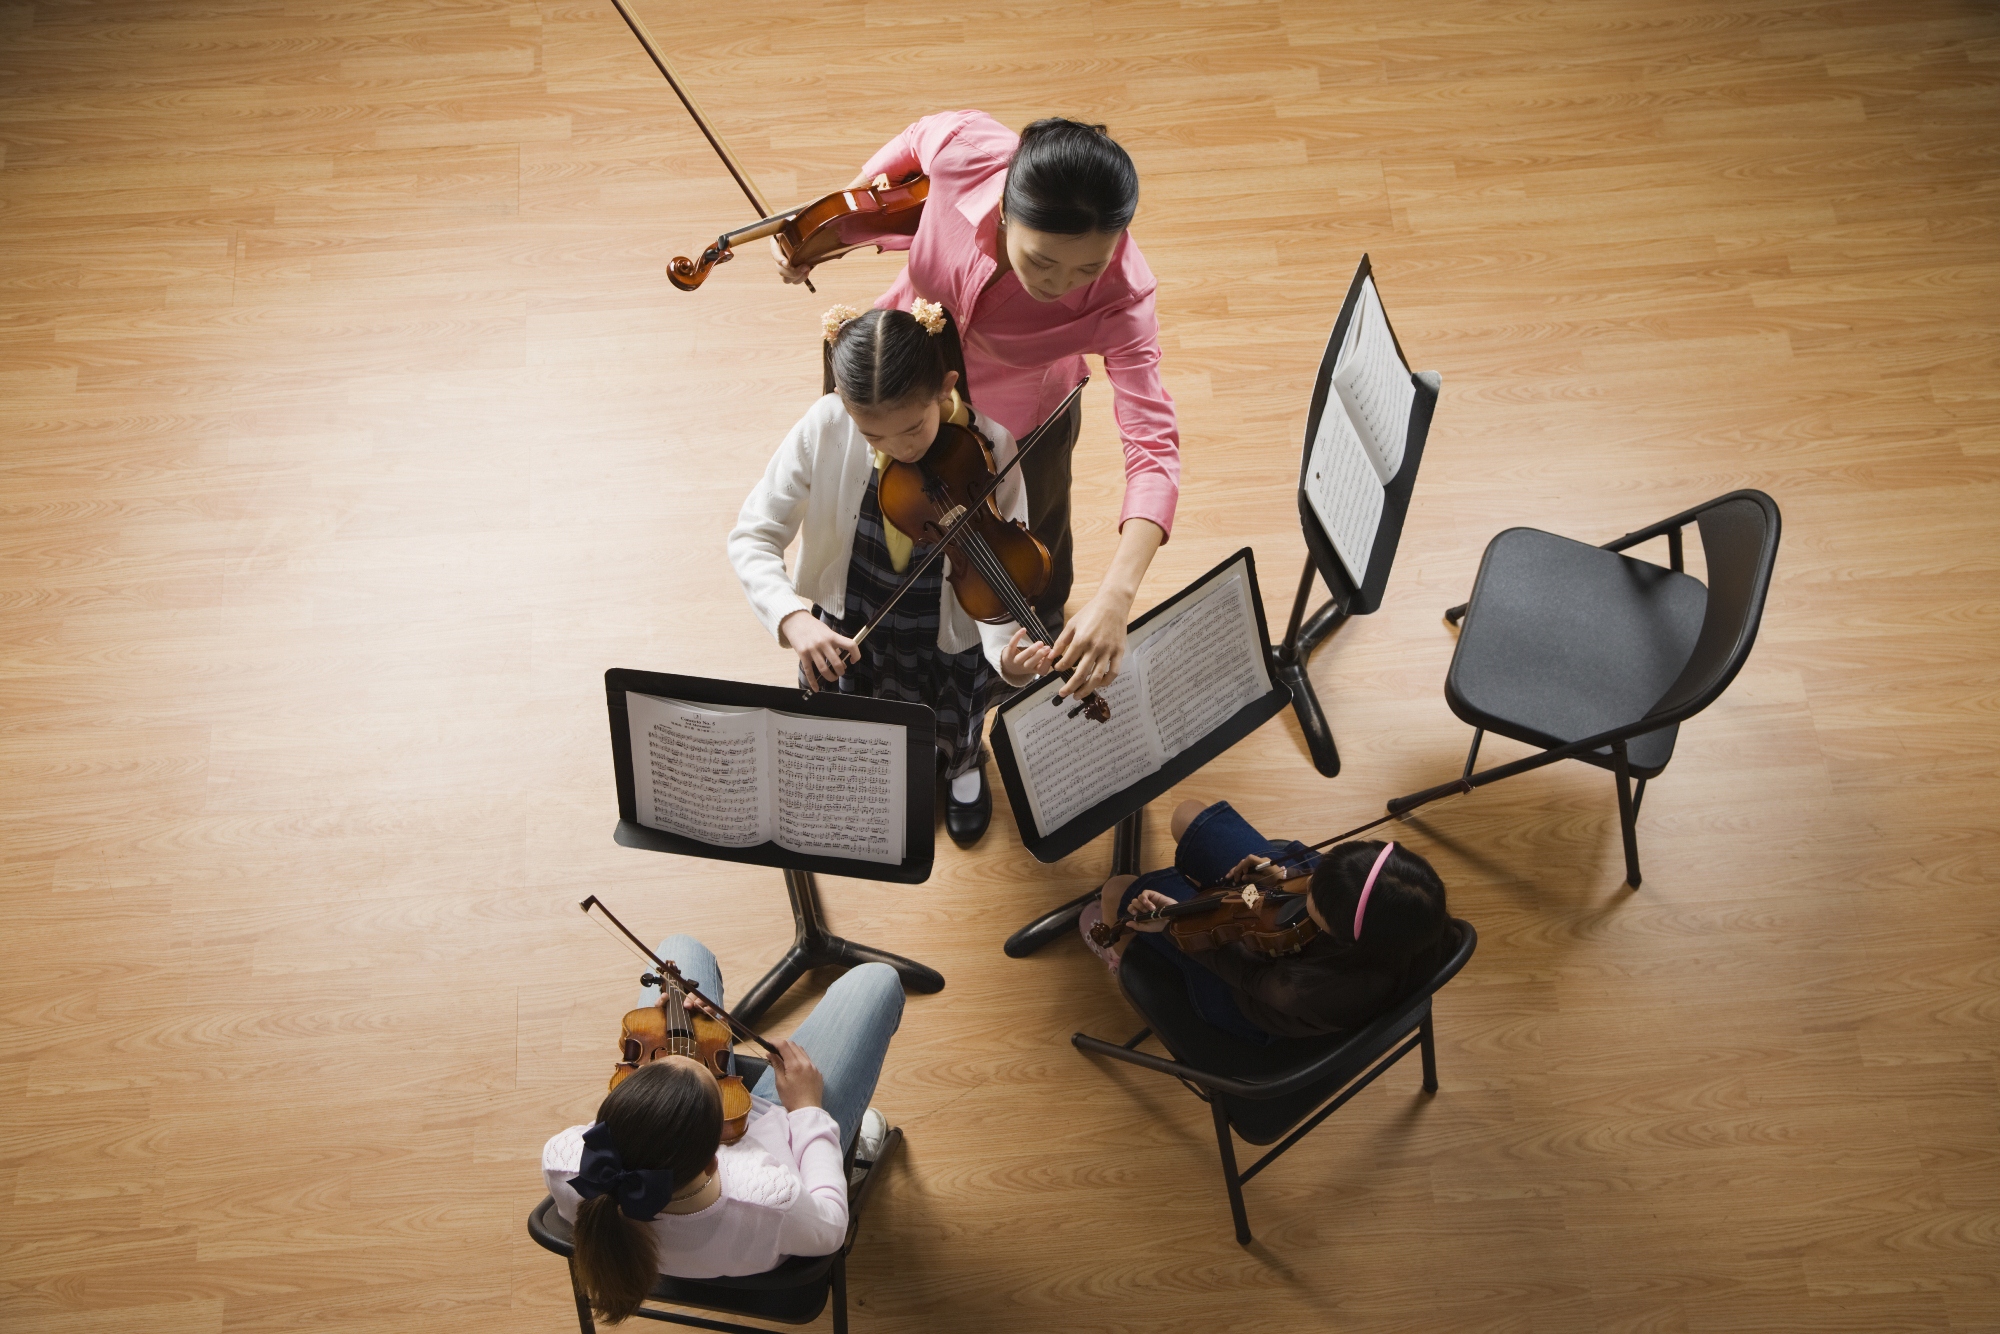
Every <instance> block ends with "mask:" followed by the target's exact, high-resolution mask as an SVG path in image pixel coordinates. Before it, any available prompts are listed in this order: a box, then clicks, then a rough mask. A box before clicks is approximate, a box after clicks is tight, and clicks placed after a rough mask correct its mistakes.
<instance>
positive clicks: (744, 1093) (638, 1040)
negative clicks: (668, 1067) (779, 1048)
mask: <svg viewBox="0 0 2000 1334" xmlns="http://www.w3.org/2000/svg"><path fill="white" fill-rule="evenodd" d="M578 906H579V907H581V908H582V909H583V912H584V915H585V916H586V917H590V918H591V919H592V920H593V921H596V922H597V923H598V924H599V925H600V926H603V927H604V928H605V929H606V930H607V931H608V930H610V929H611V928H612V927H616V928H617V929H618V932H619V934H621V935H622V936H623V937H624V938H625V940H626V942H627V943H629V944H630V945H631V946H632V947H633V948H634V949H635V950H637V951H638V952H639V953H640V954H641V955H643V956H644V957H645V958H646V960H647V961H648V962H650V963H651V964H653V966H654V967H655V968H657V969H658V970H659V971H658V972H648V973H646V974H644V975H642V976H641V977H640V978H639V985H640V986H642V987H658V988H659V989H660V1000H659V1003H658V1004H656V1005H648V1006H642V1007H641V1008H639V1009H636V1010H627V1011H626V1012H625V1017H624V1019H623V1020H621V1021H620V1023H619V1026H618V1062H617V1064H615V1065H614V1066H612V1068H611V1083H610V1084H609V1085H608V1087H610V1088H617V1087H618V1086H619V1085H620V1084H622V1083H624V1082H625V1081H626V1080H627V1079H628V1078H630V1077H631V1075H632V1073H633V1072H634V1071H635V1070H637V1069H638V1068H639V1067H640V1066H642V1065H650V1064H652V1063H653V1062H654V1061H657V1060H659V1059H660V1058H661V1057H662V1056H685V1057H687V1058H689V1059H690V1060H695V1061H699V1062H701V1064H702V1065H703V1066H704V1067H705V1068H706V1069H707V1070H708V1072H709V1073H710V1074H712V1075H714V1076H715V1083H716V1087H717V1088H718V1089H719V1090H721V1093H722V1142H723V1143H724V1144H734V1143H736V1141H737V1140H740V1139H742V1138H743V1134H744V1132H745V1131H746V1130H748V1129H749V1126H750V1090H749V1089H748V1088H746V1087H744V1084H743V1080H742V1079H741V1078H739V1077H738V1076H736V1075H734V1074H732V1073H730V1071H729V1063H730V1055H731V1051H732V1046H731V1042H732V1039H736V1038H742V1039H747V1040H748V1041H751V1042H754V1043H756V1044H757V1045H758V1046H760V1047H762V1048H763V1049H764V1054H765V1056H766V1057H767V1058H768V1059H769V1060H770V1061H771V1063H772V1064H773V1065H775V1066H777V1067H778V1068H779V1069H781V1070H782V1069H783V1068H784V1064H785V1063H784V1060H783V1058H782V1057H780V1056H779V1055H778V1053H777V1052H775V1051H773V1050H772V1048H771V1044H770V1043H768V1042H766V1041H765V1040H764V1039H763V1038H762V1037H760V1036H758V1035H757V1033H755V1032H754V1031H753V1030H752V1029H751V1028H750V1027H749V1026H748V1025H746V1024H745V1023H743V1022H742V1021H741V1020H740V1019H738V1018H736V1016H734V1015H732V1014H731V1013H729V1011H727V1010H725V1009H723V1008H722V1007H721V1006H719V1005H717V1004H715V1002H713V1001H711V1000H710V999H709V998H708V997H706V996H704V995H702V994H701V988H700V987H698V986H696V985H695V984H694V983H693V982H690V981H689V980H688V979H687V978H686V977H685V976H683V975H682V973H681V971H680V969H678V968H676V967H674V963H673V960H671V959H662V958H661V957H660V956H659V955H657V954H655V953H653V952H652V951H651V950H650V949H647V948H646V946H645V943H644V942H642V941H641V940H640V939H639V938H638V937H637V936H635V935H633V934H632V933H631V931H629V930H627V929H626V926H625V924H624V923H623V922H621V921H619V920H618V918H617V917H616V916H615V915H614V914H613V913H612V911H611V910H610V909H609V908H607V907H605V906H604V905H603V904H602V903H600V902H598V899H597V896H596V895H595V894H592V895H591V896H590V897H589V898H587V899H585V900H584V901H583V902H582V903H581V904H579V905H578ZM593 909H594V910H595V913H601V914H602V915H603V916H602V917H598V916H596V915H595V914H594V913H593V911H592V910H593ZM690 999H693V1000H697V1001H700V1002H701V1004H700V1005H690V1004H689V1003H688V1002H689V1000H690Z"/></svg>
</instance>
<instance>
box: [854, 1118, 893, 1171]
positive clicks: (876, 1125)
mask: <svg viewBox="0 0 2000 1334" xmlns="http://www.w3.org/2000/svg"><path fill="white" fill-rule="evenodd" d="M888 1138H889V1118H888V1117H886V1116H884V1115H882V1113H881V1112H879V1111H877V1110H876V1109H875V1108H873V1107H870V1108H869V1109H868V1110H867V1111H865V1112H863V1113H862V1114H861V1129H860V1130H859V1131H857V1132H855V1136H854V1161H855V1162H856V1163H872V1162H874V1161H875V1160H876V1159H877V1158H880V1157H881V1156H882V1145H883V1144H884V1143H885V1142H886V1141H887V1140H888Z"/></svg>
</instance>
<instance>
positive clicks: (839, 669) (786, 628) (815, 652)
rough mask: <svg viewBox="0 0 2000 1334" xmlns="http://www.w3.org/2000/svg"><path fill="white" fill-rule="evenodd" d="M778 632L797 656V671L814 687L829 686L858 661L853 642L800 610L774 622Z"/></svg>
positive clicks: (857, 651)
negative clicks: (776, 624) (804, 675)
mask: <svg viewBox="0 0 2000 1334" xmlns="http://www.w3.org/2000/svg"><path fill="white" fill-rule="evenodd" d="M778 633H779V634H780V635H782V636H783V637H784V640H785V643H786V644H788V645H790V646H791V648H792V651H793V652H795V653H797V654H798V655H799V667H800V669H801V670H802V671H804V672H805V674H806V680H808V681H811V682H812V683H813V684H814V685H815V686H820V685H829V686H830V685H832V684H833V683H834V682H835V681H838V680H839V679H840V678H841V676H842V675H843V674H844V673H845V672H846V671H847V667H848V664H849V663H855V662H860V661H861V650H860V649H858V648H856V647H854V641H853V640H851V639H849V638H848V637H847V636H846V635H843V634H839V633H837V632H836V631H834V630H833V629H832V628H831V627H830V626H828V625H827V624H826V623H825V622H824V621H822V620H820V618H819V617H817V616H815V615H813V614H812V613H811V612H809V611H807V610H806V609H805V608H803V607H801V608H800V609H799V610H797V611H795V612H793V613H791V614H790V615H789V616H787V617H785V619H784V620H782V621H779V622H778Z"/></svg>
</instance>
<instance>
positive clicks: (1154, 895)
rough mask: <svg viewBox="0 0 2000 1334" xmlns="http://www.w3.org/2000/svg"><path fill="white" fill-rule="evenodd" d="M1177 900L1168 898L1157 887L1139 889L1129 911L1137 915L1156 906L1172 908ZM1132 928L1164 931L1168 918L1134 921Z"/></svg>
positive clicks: (1135, 929)
mask: <svg viewBox="0 0 2000 1334" xmlns="http://www.w3.org/2000/svg"><path fill="white" fill-rule="evenodd" d="M1176 901H1177V900H1174V899H1170V898H1168V897H1167V896H1166V895H1164V894H1162V893H1161V892H1160V891H1159V890H1157V889H1142V890H1140V891H1139V893H1138V896H1137V897H1135V898H1134V899H1133V900H1132V906H1131V907H1130V908H1129V909H1127V911H1129V912H1130V913H1131V914H1132V915H1133V916H1135V917H1136V916H1138V915H1139V914H1140V913H1142V912H1151V911H1153V910H1154V909H1156V908H1171V907H1173V906H1174V904H1175V902H1176ZM1132 929H1133V930H1134V931H1164V930H1166V929H1167V919H1166V918H1164V917H1155V918H1154V919H1153V920H1152V921H1150V922H1134V923H1132Z"/></svg>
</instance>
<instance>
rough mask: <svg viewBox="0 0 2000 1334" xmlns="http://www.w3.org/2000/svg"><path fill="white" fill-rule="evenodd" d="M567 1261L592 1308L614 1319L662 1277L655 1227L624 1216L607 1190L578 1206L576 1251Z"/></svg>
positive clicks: (622, 1315)
mask: <svg viewBox="0 0 2000 1334" xmlns="http://www.w3.org/2000/svg"><path fill="white" fill-rule="evenodd" d="M570 1263H571V1264H572V1265H573V1266H574V1267H575V1270H576V1282H577V1286H578V1287H580V1288H582V1289H583V1292H584V1295H585V1296H587V1297H588V1298H589V1299H590V1305H591V1308H592V1309H593V1310H595V1311H596V1312H597V1314H598V1315H600V1316H602V1317H603V1318H604V1320H605V1322H606V1323H607V1324H613V1325H615V1324H617V1323H618V1322H619V1321H621V1320H623V1319H625V1318H626V1317H627V1316H629V1315H631V1314H633V1313H634V1312H635V1311H637V1310H638V1309H639V1304H640V1303H641V1302H643V1301H645V1300H646V1295H647V1294H648V1293H650V1292H651V1291H652V1290H653V1284H654V1283H656V1282H658V1281H659V1277H660V1256H659V1251H658V1249H657V1248H656V1247H655V1246H654V1244H653V1229H651V1228H650V1227H647V1226H646V1225H645V1224H644V1223H637V1222H634V1221H633V1220H631V1219H629V1218H627V1217H625V1215H624V1214H622V1213H620V1212H619V1211H618V1201H616V1200H615V1199H613V1198H612V1197H611V1196H609V1195H600V1196H598V1197H597V1198H596V1199H594V1200H585V1201H584V1202H583V1205H582V1207H580V1208H579V1209H578V1210H577V1211H576V1254H575V1257H574V1258H573V1259H572V1260H571V1261H570Z"/></svg>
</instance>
